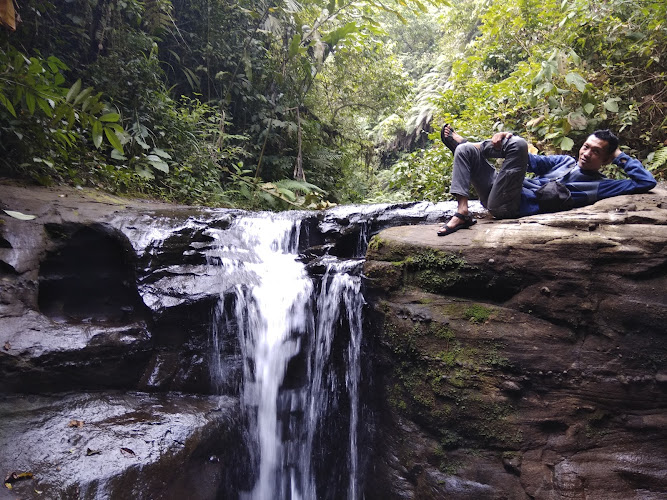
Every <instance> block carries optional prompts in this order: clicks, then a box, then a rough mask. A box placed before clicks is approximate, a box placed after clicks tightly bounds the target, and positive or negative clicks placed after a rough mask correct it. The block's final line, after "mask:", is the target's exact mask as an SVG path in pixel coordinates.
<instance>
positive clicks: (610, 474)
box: [365, 189, 667, 500]
mask: <svg viewBox="0 0 667 500" xmlns="http://www.w3.org/2000/svg"><path fill="white" fill-rule="evenodd" d="M435 229H436V228H435V226H411V227H406V226H403V227H395V228H390V229H386V230H384V231H382V232H380V233H379V234H378V235H377V236H375V237H374V238H373V240H372V241H371V243H370V248H369V251H368V255H367V261H366V265H365V274H366V276H367V278H368V286H369V289H370V292H371V299H370V302H371V303H372V304H373V308H372V309H373V312H372V313H371V315H370V316H369V321H368V323H369V325H370V328H372V330H373V334H374V336H375V338H376V340H377V353H378V359H377V362H378V370H377V378H376V383H377V384H378V389H379V394H380V396H379V399H380V408H381V409H380V410H379V412H378V414H379V415H380V423H379V429H378V433H379V435H380V436H382V438H381V439H380V444H379V448H378V450H377V453H378V457H377V459H376V462H375V463H376V464H377V465H376V470H375V473H374V474H373V475H372V476H371V477H370V478H369V481H370V482H371V484H370V485H369V487H368V491H369V492H371V494H369V495H368V498H377V499H381V498H382V499H389V498H395V499H398V498H400V499H403V498H405V499H407V498H419V499H429V498H433V499H436V498H438V499H440V498H447V499H471V500H472V499H475V500H480V499H487V498H488V499H501V498H507V499H512V500H514V499H545V500H546V499H564V498H567V499H599V500H611V499H619V500H620V499H624V500H627V499H643V500H647V499H658V498H662V499H664V498H666V495H667V472H666V471H667V408H666V402H667V397H666V396H667V365H666V363H665V361H666V360H667V327H666V326H665V325H667V192H665V190H664V189H657V190H656V191H654V192H653V193H649V194H645V195H634V196H629V197H619V198H613V199H609V200H604V201H602V202H598V203H597V204H595V205H593V206H591V207H586V208H583V209H579V210H573V211H570V212H566V213H560V214H551V215H538V216H533V217H528V218H524V219H519V220H509V221H486V220H481V221H480V222H479V223H478V224H477V225H476V226H474V227H473V228H472V229H470V230H463V231H459V232H457V233H455V234H453V235H450V236H448V237H445V238H438V237H437V236H436V234H435V232H436V231H435Z"/></svg>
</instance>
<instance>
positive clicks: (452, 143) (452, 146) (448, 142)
mask: <svg viewBox="0 0 667 500" xmlns="http://www.w3.org/2000/svg"><path fill="white" fill-rule="evenodd" d="M448 126H449V123H445V124H444V125H443V126H442V128H441V129H440V139H441V140H442V142H443V144H444V145H445V146H447V147H448V148H449V150H450V151H451V152H452V154H454V151H455V150H456V148H457V147H458V146H459V144H463V143H464V142H468V141H466V140H465V139H463V140H462V141H461V142H458V141H457V140H456V139H454V138H453V137H452V136H451V135H445V128H446V127H448ZM450 133H452V134H453V133H454V129H453V128H451V127H450Z"/></svg>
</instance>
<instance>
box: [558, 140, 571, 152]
mask: <svg viewBox="0 0 667 500" xmlns="http://www.w3.org/2000/svg"><path fill="white" fill-rule="evenodd" d="M573 147H574V141H573V140H572V139H570V138H569V137H563V139H561V141H560V148H561V149H562V150H563V151H571V150H572V148H573Z"/></svg>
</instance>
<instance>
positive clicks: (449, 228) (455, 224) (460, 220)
mask: <svg viewBox="0 0 667 500" xmlns="http://www.w3.org/2000/svg"><path fill="white" fill-rule="evenodd" d="M475 224H477V221H476V220H475V219H473V218H472V215H468V214H462V213H459V212H456V213H455V214H454V215H453V216H452V218H451V219H449V221H448V222H447V224H445V225H443V226H442V227H441V228H440V230H439V231H438V236H447V235H448V234H452V233H455V232H456V231H458V230H459V229H468V228H470V227H471V226H473V225H475Z"/></svg>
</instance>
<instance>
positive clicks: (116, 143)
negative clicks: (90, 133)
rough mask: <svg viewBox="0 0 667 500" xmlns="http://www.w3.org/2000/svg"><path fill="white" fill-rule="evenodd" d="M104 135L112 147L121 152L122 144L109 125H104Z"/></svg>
mask: <svg viewBox="0 0 667 500" xmlns="http://www.w3.org/2000/svg"><path fill="white" fill-rule="evenodd" d="M104 135H106V137H107V141H109V144H111V145H112V146H113V148H114V149H117V150H118V151H120V152H121V153H122V152H123V145H122V144H121V142H120V139H118V136H117V135H116V132H115V131H114V129H112V128H111V127H104Z"/></svg>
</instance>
